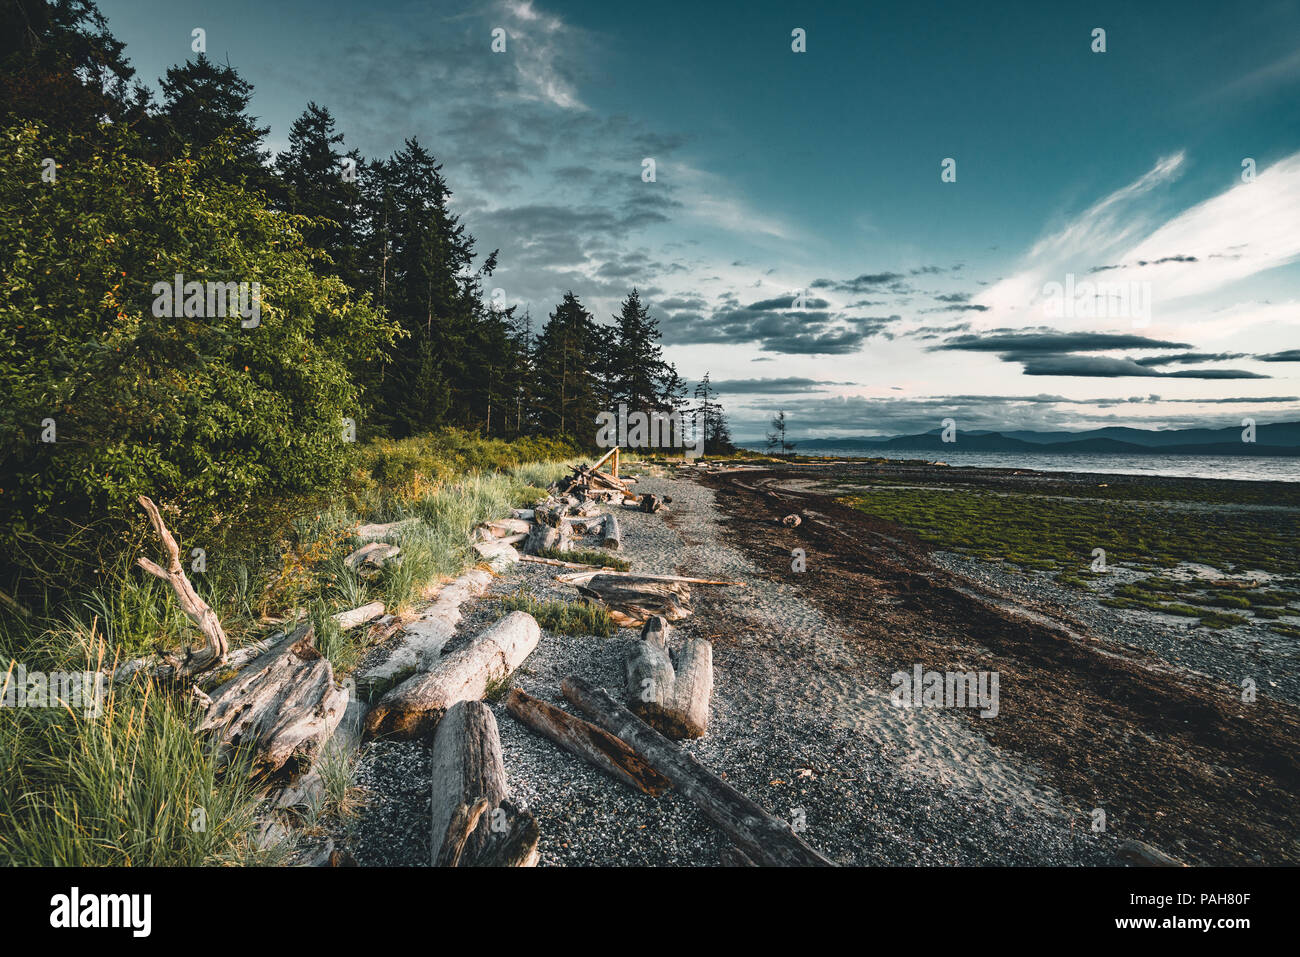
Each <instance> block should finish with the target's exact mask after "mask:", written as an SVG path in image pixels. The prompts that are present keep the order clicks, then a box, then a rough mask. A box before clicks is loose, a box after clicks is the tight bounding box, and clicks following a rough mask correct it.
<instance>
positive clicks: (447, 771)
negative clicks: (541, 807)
mask: <svg viewBox="0 0 1300 957" xmlns="http://www.w3.org/2000/svg"><path fill="white" fill-rule="evenodd" d="M430 763H431V765H432V771H433V791H432V798H433V803H432V829H433V830H432V837H433V842H432V846H433V854H434V856H433V864H434V866H435V867H457V866H459V867H466V866H469V867H474V866H489V867H491V866H514V867H520V866H528V865H530V864H532V863H536V860H537V842H538V837H539V836H540V832H539V831H538V828H537V822H536V821H533V820H532V815H531V814H528V813H527V812H522V811H520V810H519V808H518V807H517V806H516V805H514V804H513V803H510V802H508V801H507V798H508V795H509V789H508V788H507V786H506V771H505V765H504V764H503V763H502V760H501V738H500V735H499V733H498V731H497V721H496V718H495V717H494V716H493V714H492V709H491V708H489V707H488V706H487V705H485V704H484V703H483V702H481V701H458V702H457V703H456V704H454V705H452V706H451V707H450V708H449V709H448V710H447V713H446V715H445V716H444V717H443V720H442V721H441V722H440V723H439V725H438V730H437V732H436V733H435V734H434V736H433V749H432V755H431V762H430ZM530 838H531V841H530V840H529V839H530Z"/></svg>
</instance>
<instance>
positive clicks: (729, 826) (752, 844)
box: [562, 677, 834, 867]
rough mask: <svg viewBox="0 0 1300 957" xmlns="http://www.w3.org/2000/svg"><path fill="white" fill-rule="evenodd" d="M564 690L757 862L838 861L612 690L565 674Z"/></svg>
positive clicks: (807, 863) (796, 864) (802, 863)
mask: <svg viewBox="0 0 1300 957" xmlns="http://www.w3.org/2000/svg"><path fill="white" fill-rule="evenodd" d="M562 689H563V691H564V696H565V698H567V699H568V700H569V701H570V702H571V703H572V704H573V705H575V706H576V707H578V708H580V709H581V710H582V711H584V712H585V713H586V714H587V715H588V716H589V717H590V718H591V719H592V720H593V721H595V723H596V724H598V725H600V726H601V727H602V728H604V729H605V730H606V731H608V732H609V733H610V734H612V735H614V736H615V737H617V738H619V739H620V740H622V741H623V743H624V744H626V745H628V747H630V748H631V749H632V750H633V751H634V752H636V753H637V754H638V755H639V756H640V757H641V758H643V759H644V760H645V762H646V763H647V764H648V765H649V766H650V767H652V768H654V769H655V770H656V771H658V772H659V773H660V774H662V775H664V776H665V777H666V778H668V779H669V780H670V781H672V782H673V787H674V788H675V789H676V791H677V792H678V793H679V794H681V795H682V796H683V797H685V798H687V799H688V800H690V801H692V802H693V803H694V804H695V805H696V807H698V808H699V809H700V810H701V811H702V812H703V813H704V815H705V816H706V817H707V818H708V819H709V820H711V821H712V822H713V823H714V824H716V825H717V826H718V827H719V828H721V829H722V830H723V831H724V832H725V833H726V834H727V835H728V836H729V837H730V838H731V839H732V840H733V841H734V842H735V843H736V844H737V845H739V847H740V849H741V850H742V851H744V853H745V854H746V856H748V857H749V858H751V859H752V860H754V861H755V862H756V863H758V864H762V865H764V866H769V867H772V866H794V867H802V866H810V865H817V866H823V867H827V866H834V865H833V863H832V862H831V861H830V860H828V859H827V858H825V857H823V856H822V855H821V854H819V853H818V852H817V851H816V850H814V849H813V848H812V847H810V846H809V845H808V844H806V843H805V842H804V841H803V840H802V839H800V837H799V836H798V835H797V834H795V833H794V831H792V830H791V829H790V826H789V825H788V824H786V823H785V822H784V821H782V820H780V819H779V818H776V817H773V816H772V815H770V814H768V813H767V812H766V811H764V810H763V809H762V808H761V807H759V806H758V805H757V804H755V803H754V802H753V801H752V800H750V799H749V798H747V797H745V795H743V794H741V793H740V792H739V791H737V790H736V789H735V788H733V787H732V786H731V785H729V784H727V783H726V782H725V781H723V780H721V779H719V778H718V777H717V776H715V775H713V774H711V773H710V772H709V771H707V770H705V768H704V767H703V765H701V764H700V763H699V762H698V761H697V760H696V759H695V758H694V756H692V755H690V754H688V753H686V752H685V751H683V750H682V749H681V748H679V747H678V746H677V745H675V744H673V743H672V742H671V741H669V740H668V739H667V738H665V737H664V736H663V735H661V734H660V733H659V732H658V731H656V730H655V729H654V728H652V727H650V725H648V724H646V723H645V722H644V721H642V720H641V719H640V718H638V717H637V716H636V715H635V714H633V713H632V712H631V711H629V710H628V709H627V708H625V707H624V706H623V705H621V704H619V703H618V702H617V701H615V700H614V699H613V698H612V697H610V695H609V693H608V692H606V691H603V690H601V689H599V688H595V687H593V686H592V685H590V684H588V683H587V682H586V681H583V680H582V679H581V678H576V677H569V678H566V679H565V680H564V683H563V685H562Z"/></svg>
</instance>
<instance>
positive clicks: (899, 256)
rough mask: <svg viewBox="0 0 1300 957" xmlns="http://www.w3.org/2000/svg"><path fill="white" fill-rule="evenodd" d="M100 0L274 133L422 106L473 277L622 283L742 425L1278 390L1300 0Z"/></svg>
mask: <svg viewBox="0 0 1300 957" xmlns="http://www.w3.org/2000/svg"><path fill="white" fill-rule="evenodd" d="M99 5H100V8H101V10H102V11H103V13H104V14H105V15H106V16H107V17H108V20H109V26H110V29H111V30H112V31H113V33H114V34H115V35H116V36H117V37H118V38H119V39H121V40H123V41H125V42H126V44H127V54H128V55H129V56H130V58H131V61H132V64H133V65H134V66H135V68H136V69H137V71H138V74H139V76H140V78H141V79H142V80H144V81H145V82H146V83H148V84H149V85H151V86H153V87H154V88H155V89H156V88H157V78H158V77H160V76H161V75H162V74H163V73H164V72H165V70H166V68H167V67H168V66H170V65H172V64H174V63H177V62H183V61H184V60H185V59H186V58H189V57H191V56H194V55H195V54H194V53H193V52H192V51H191V42H192V40H191V36H192V31H193V30H194V29H195V28H202V29H203V30H204V31H205V32H206V43H207V53H208V55H209V56H210V57H212V58H213V59H216V60H218V61H222V62H229V63H230V64H231V65H232V66H234V67H235V68H236V69H238V70H239V72H240V73H241V75H243V76H244V78H245V79H247V80H248V81H249V82H251V83H252V84H253V86H254V88H255V93H254V96H253V101H252V105H251V111H252V112H253V113H254V114H255V115H256V116H258V117H259V118H260V119H261V121H262V122H263V123H264V124H267V125H269V126H270V127H271V134H270V137H269V146H270V148H271V149H272V150H273V151H278V150H280V149H283V148H284V146H285V144H286V137H287V132H288V129H289V125H290V124H291V123H292V121H293V119H294V118H295V117H296V116H297V115H298V114H299V113H301V112H302V110H303V109H304V107H305V106H306V104H307V103H308V102H309V101H314V102H316V103H318V104H321V105H324V106H327V107H328V108H329V109H330V110H331V111H332V112H333V114H334V115H335V117H336V119H337V120H338V126H339V130H340V131H341V132H342V133H343V134H344V136H345V147H346V148H353V147H356V148H357V149H359V150H361V152H362V153H363V154H364V155H366V156H384V157H386V156H389V155H391V154H392V153H393V152H394V151H396V150H397V149H398V148H400V147H401V145H402V142H403V140H404V139H405V138H407V137H411V136H415V137H418V138H419V140H420V141H421V142H422V143H423V144H424V145H425V146H426V147H427V148H429V149H431V150H432V151H433V152H434V154H435V155H436V156H437V157H438V158H439V159H440V161H441V162H442V163H443V165H444V170H443V172H444V175H445V176H446V178H447V180H448V183H449V185H450V187H451V189H452V191H453V194H454V195H453V205H454V207H455V209H456V211H457V212H458V213H459V214H460V216H461V217H462V220H463V221H464V222H465V223H466V225H467V227H468V229H469V231H470V232H471V233H473V235H474V236H475V237H476V238H477V241H478V250H479V252H480V253H481V254H486V253H488V252H490V251H491V250H493V249H499V250H500V267H499V269H498V271H497V272H496V274H495V275H494V276H493V278H492V280H491V281H490V282H489V289H488V291H487V292H488V294H489V295H490V294H491V292H492V290H494V289H500V290H501V293H499V296H500V297H504V299H505V301H506V302H507V303H515V304H518V305H519V306H520V307H521V308H523V307H526V308H527V309H528V310H529V311H530V313H531V315H532V317H533V320H534V326H535V328H538V327H540V324H541V322H542V321H544V319H545V316H546V315H547V314H548V313H549V312H551V311H552V310H553V309H554V308H555V304H556V303H557V302H558V301H559V300H560V298H561V296H562V295H563V294H564V292H566V291H569V290H572V291H573V292H574V293H575V294H577V295H578V297H579V298H580V299H581V300H582V301H583V303H584V304H585V305H586V306H587V307H588V309H589V310H590V311H591V312H592V313H593V314H594V315H595V316H596V317H597V319H599V320H602V321H608V320H609V319H610V317H611V315H612V314H613V313H614V312H615V311H616V310H617V308H618V303H619V301H620V300H621V299H622V298H623V296H625V295H626V294H627V292H628V291H629V290H630V289H631V288H633V287H636V288H637V289H638V290H639V291H640V292H641V294H642V297H643V298H644V299H645V300H646V301H647V302H648V303H649V305H650V307H651V312H652V314H653V315H654V316H655V317H656V318H657V319H658V320H659V322H660V328H661V330H662V332H663V344H664V351H665V355H666V357H667V358H668V359H669V360H670V361H672V362H673V363H674V364H675V365H676V366H677V369H678V371H679V373H680V374H681V375H683V376H684V377H685V378H687V379H688V380H689V381H691V382H692V383H694V382H695V381H697V380H698V379H699V378H700V377H701V376H703V375H704V374H705V373H706V372H707V373H709V375H710V378H711V381H712V382H713V383H714V384H715V386H717V388H718V390H719V393H720V397H721V400H722V402H723V405H724V407H725V408H726V410H727V413H728V418H729V421H730V422H731V425H732V431H733V434H734V435H735V437H736V438H737V439H742V440H743V439H754V438H758V437H761V436H762V435H763V433H764V432H765V431H766V430H767V428H768V419H769V418H770V417H771V416H772V415H773V414H774V413H775V412H776V411H778V410H781V409H784V410H785V412H786V414H787V417H788V419H789V421H790V430H791V434H792V435H795V436H801V437H833V436H847V435H871V436H876V435H897V434H906V433H913V432H922V431H928V430H932V429H935V428H937V427H939V424H940V421H941V420H942V419H944V418H948V417H952V418H954V419H956V421H957V424H958V428H959V429H962V430H966V429H991V430H1012V429H1086V428H1094V427H1100V426H1106V425H1129V426H1137V427H1144V428H1185V427H1204V426H1216V427H1217V426H1225V425H1233V424H1238V423H1240V422H1241V420H1242V419H1243V418H1247V417H1249V418H1253V419H1255V420H1256V421H1257V422H1259V423H1260V424H1263V423H1267V422H1278V421H1294V420H1297V419H1300V0H1286V2H1269V0H1264V2H1258V3H1251V4H1223V3H1209V2H1200V0H1184V2H1177V3H1163V2H1148V3H1143V4H1140V5H1138V4H1133V3H1131V2H1127V3H1114V4H1112V3H1087V4H1083V3H1053V4H1042V3H1032V2H1028V3H1018V2H1009V3H1000V4H997V5H990V4H971V3H959V2H955V0H954V2H949V3H927V2H923V0H913V2H908V3H886V4H865V3H861V2H843V3H817V2H814V3H764V2H746V3H734V4H732V3H728V4H722V3H716V4H707V5H705V4H700V3H698V2H694V3H676V2H671V0H660V2H656V3H654V4H625V3H609V2H607V0H606V2H541V0H536V2H533V0H501V2H490V3H458V4H451V3H442V2H420V3H388V2H381V0H376V2H371V3H363V4H358V3H342V2H337V0H312V2H300V0H290V2H275V3H270V2H266V0H261V2H245V0H227V2H221V3H218V2H206V3H199V2H190V0H100V4H99ZM991 7H995V8H994V9H990V8H991ZM1049 8H1050V9H1049ZM1099 29H1100V30H1104V37H1101V36H1098V35H1097V34H1096V31H1097V30H1099ZM495 30H503V31H504V36H505V50H504V51H503V52H494V50H493V49H492V47H493V31H495ZM796 30H797V31H802V43H800V41H799V40H798V39H797V38H796V36H795V33H794V31H796ZM498 35H499V34H498ZM1102 39H1104V51H1102V50H1100V49H1097V48H1098V47H1100V46H1101V41H1102ZM799 45H802V46H803V48H804V49H803V50H802V51H796V50H795V49H794V47H796V46H799ZM648 160H649V161H653V176H651V175H650V164H649V163H647V161H648ZM1157 380H1159V381H1157Z"/></svg>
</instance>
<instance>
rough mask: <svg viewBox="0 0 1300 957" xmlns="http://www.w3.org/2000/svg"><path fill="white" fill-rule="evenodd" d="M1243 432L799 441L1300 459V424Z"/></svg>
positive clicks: (824, 445)
mask: <svg viewBox="0 0 1300 957" xmlns="http://www.w3.org/2000/svg"><path fill="white" fill-rule="evenodd" d="M1242 432H1243V429H1242V427H1241V426H1229V427H1227V428H1223V429H1164V430H1160V431H1155V430H1151V429H1131V428H1125V427H1122V426H1108V427H1106V428H1104V429H1088V430H1087V431H1084V432H1032V431H1025V430H1019V429H1018V430H1015V431H1008V432H989V431H986V430H972V431H969V432H963V431H961V430H958V432H957V441H956V442H944V441H943V439H942V438H941V435H942V430H941V429H934V430H933V431H930V432H924V433H921V434H920V435H897V436H894V437H892V438H868V437H866V436H857V437H853V438H841V439H803V440H801V441H799V442H798V445H797V448H796V451H798V452H816V451H817V450H819V449H845V450H849V449H852V450H860V451H863V452H868V453H869V452H870V451H872V450H873V449H878V450H886V449H888V450H900V449H901V450H912V449H915V450H916V451H923V452H943V451H945V450H948V451H954V450H956V451H968V452H1029V453H1034V452H1053V453H1067V454H1068V453H1071V452H1104V453H1106V454H1109V455H1122V454H1125V453H1128V454H1134V455H1152V454H1158V455H1300V422H1278V423H1275V424H1273V425H1260V426H1257V427H1256V429H1255V441H1254V442H1243V441H1242ZM751 447H754V448H757V447H758V446H757V445H756V444H755V445H752V446H751Z"/></svg>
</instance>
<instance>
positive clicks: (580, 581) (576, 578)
mask: <svg viewBox="0 0 1300 957" xmlns="http://www.w3.org/2000/svg"><path fill="white" fill-rule="evenodd" d="M533 560H534V561H541V559H533ZM560 564H569V565H574V567H575V568H581V567H582V566H581V565H575V563H573V562H567V563H566V562H561V563H560ZM595 575H615V576H618V577H621V578H644V579H646V580H648V581H657V582H682V583H684V584H687V585H734V586H735V587H737V588H744V587H745V583H744V582H733V581H728V580H727V579H725V578H687V577H686V576H684V575H647V574H644V573H642V572H620V571H616V570H614V569H601V570H600V571H587V572H579V573H578V574H576V575H556V576H555V580H556V581H557V582H559V583H560V584H561V585H585V584H587V582H588V581H590V580H591V579H592V577H593V576H595Z"/></svg>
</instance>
